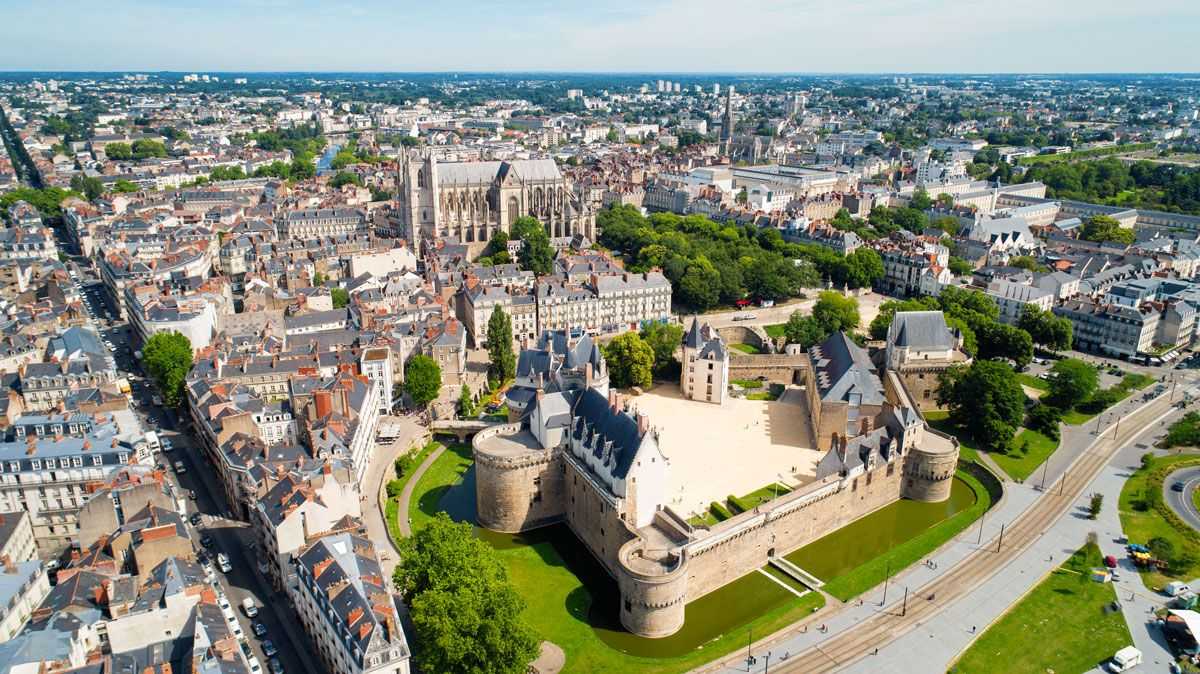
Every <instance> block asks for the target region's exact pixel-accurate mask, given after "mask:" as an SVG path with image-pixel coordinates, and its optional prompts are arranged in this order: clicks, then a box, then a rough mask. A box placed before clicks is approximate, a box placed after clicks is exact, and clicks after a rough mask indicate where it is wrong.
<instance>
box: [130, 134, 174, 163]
mask: <svg viewBox="0 0 1200 674" xmlns="http://www.w3.org/2000/svg"><path fill="white" fill-rule="evenodd" d="M131 149H132V150H133V158H134V159H148V158H150V157H165V156H167V146H166V145H163V144H162V143H161V142H159V141H157V140H150V139H148V138H143V139H141V140H135V141H133V147H132V148H131Z"/></svg>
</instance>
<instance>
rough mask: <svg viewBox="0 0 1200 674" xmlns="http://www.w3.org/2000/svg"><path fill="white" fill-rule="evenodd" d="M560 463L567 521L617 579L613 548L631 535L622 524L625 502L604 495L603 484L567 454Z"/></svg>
mask: <svg viewBox="0 0 1200 674" xmlns="http://www.w3.org/2000/svg"><path fill="white" fill-rule="evenodd" d="M563 466H564V468H565V469H566V470H565V472H564V474H563V490H562V494H563V499H564V502H563V507H564V510H565V512H566V519H567V524H568V525H569V526H570V527H571V530H572V531H573V532H575V535H576V536H577V537H578V538H579V540H581V541H582V542H583V544H584V545H586V546H587V548H588V550H590V551H591V553H592V555H593V556H594V557H596V559H598V560H600V563H601V564H603V565H604V568H605V569H606V570H607V571H608V573H609V574H610V575H612V576H613V577H614V578H617V579H618V580H620V578H621V573H620V570H619V565H618V564H617V563H616V559H617V551H618V550H620V549H621V546H623V545H625V544H626V543H628V542H629V541H631V540H633V539H634V537H635V534H634V533H633V531H631V530H630V528H629V526H628V525H627V524H626V519H629V518H630V516H631V515H630V514H629V513H626V512H625V511H624V507H625V506H626V503H625V502H624V501H623V500H618V499H614V500H609V498H606V497H605V495H606V493H607V492H606V490H605V489H604V487H602V486H599V485H597V484H595V483H593V482H592V481H591V480H592V478H591V477H589V476H588V474H587V473H586V472H584V471H582V470H580V469H579V467H578V466H577V465H576V464H575V463H574V461H573V460H572V459H571V458H570V457H568V456H564V457H563ZM623 517H624V519H623Z"/></svg>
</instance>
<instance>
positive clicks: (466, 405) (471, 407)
mask: <svg viewBox="0 0 1200 674" xmlns="http://www.w3.org/2000/svg"><path fill="white" fill-rule="evenodd" d="M458 416H460V417H462V418H464V419H470V418H471V417H473V416H475V399H474V398H472V397H471V387H470V386H467V385H466V384H463V385H462V389H460V390H459V392H458Z"/></svg>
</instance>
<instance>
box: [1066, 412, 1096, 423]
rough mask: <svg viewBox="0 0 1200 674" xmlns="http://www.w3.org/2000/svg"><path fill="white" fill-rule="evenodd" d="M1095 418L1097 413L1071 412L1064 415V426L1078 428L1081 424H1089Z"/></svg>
mask: <svg viewBox="0 0 1200 674" xmlns="http://www.w3.org/2000/svg"><path fill="white" fill-rule="evenodd" d="M1095 418H1096V413H1095V412H1093V413H1091V414H1089V413H1087V412H1080V411H1079V410H1071V411H1070V412H1067V413H1065V414H1063V417H1062V420H1063V423H1064V424H1068V425H1070V426H1078V425H1079V424H1083V423H1087V422H1088V421H1090V420H1092V419H1095Z"/></svg>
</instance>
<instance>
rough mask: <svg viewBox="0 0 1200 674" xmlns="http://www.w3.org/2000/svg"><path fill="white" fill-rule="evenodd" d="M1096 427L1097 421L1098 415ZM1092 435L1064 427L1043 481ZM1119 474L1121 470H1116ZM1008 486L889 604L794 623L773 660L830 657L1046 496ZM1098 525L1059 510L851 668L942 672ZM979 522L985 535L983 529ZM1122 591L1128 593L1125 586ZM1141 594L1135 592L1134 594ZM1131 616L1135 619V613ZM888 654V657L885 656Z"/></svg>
mask: <svg viewBox="0 0 1200 674" xmlns="http://www.w3.org/2000/svg"><path fill="white" fill-rule="evenodd" d="M1142 404H1143V401H1142V400H1141V399H1140V396H1138V397H1136V398H1135V399H1134V400H1127V401H1124V402H1122V403H1121V404H1119V405H1117V406H1116V407H1115V408H1114V409H1113V411H1112V412H1111V413H1113V414H1116V415H1120V417H1126V416H1128V415H1129V414H1130V413H1132V412H1133V411H1134V410H1135V409H1137V408H1139V407H1141V406H1142ZM1176 413H1178V409H1176V408H1173V407H1172V408H1167V411H1166V412H1164V415H1166V414H1176ZM1092 426H1095V422H1093V424H1092ZM1160 428H1161V427H1160V424H1158V423H1157V422H1151V423H1148V424H1146V426H1145V428H1144V429H1143V430H1144V431H1149V432H1157V431H1159V430H1160ZM1094 439H1095V436H1094V435H1092V429H1091V428H1089V427H1087V425H1084V426H1078V427H1068V428H1067V429H1064V433H1063V442H1062V445H1061V446H1060V448H1059V451H1057V452H1055V454H1054V455H1053V457H1052V459H1053V460H1054V462H1053V464H1051V465H1049V466H1048V472H1049V474H1050V475H1051V476H1052V477H1049V478H1047V480H1046V483H1047V484H1048V485H1053V484H1055V483H1056V482H1057V479H1058V477H1059V476H1060V475H1062V474H1063V473H1064V472H1065V471H1066V470H1067V469H1068V468H1069V467H1070V466H1071V464H1072V463H1073V462H1074V461H1075V459H1076V458H1078V457H1079V456H1080V455H1081V454H1083V453H1084V452H1085V451H1087V450H1088V448H1089V447H1090V445H1091V443H1092V441H1093V440H1094ZM1140 441H1142V438H1141V437H1139V438H1137V439H1135V440H1131V441H1130V442H1129V443H1128V447H1133V450H1129V451H1133V452H1134V453H1133V454H1132V456H1133V461H1132V463H1133V465H1136V464H1137V458H1138V457H1140V455H1141V453H1143V452H1144V451H1145V450H1144V449H1139V448H1137V447H1136V443H1137V442H1140ZM1128 447H1126V448H1122V449H1121V450H1119V451H1118V453H1117V454H1116V455H1114V459H1113V460H1110V462H1109V464H1108V465H1107V466H1106V468H1105V469H1103V470H1102V471H1101V473H1100V476H1103V475H1106V474H1108V471H1109V470H1111V466H1124V465H1125V463H1127V462H1128V460H1127V459H1126V458H1125V455H1124V454H1123V452H1125V451H1127V450H1128ZM1115 475H1116V473H1114V476H1115ZM1100 476H1098V477H1097V478H1096V479H1094V480H1093V481H1092V482H1091V483H1089V485H1088V487H1087V488H1085V489H1084V490H1083V491H1082V492H1081V494H1080V496H1079V497H1078V498H1077V499H1076V502H1075V503H1074V504H1073V509H1077V508H1078V507H1080V506H1081V505H1083V502H1084V501H1086V500H1087V498H1088V496H1089V495H1090V494H1091V493H1092V492H1093V491H1097V489H1098V487H1099V486H1101V479H1100ZM1124 479H1125V476H1120V477H1119V479H1115V480H1113V483H1112V484H1105V485H1103V489H1105V490H1108V491H1112V490H1114V489H1115V491H1112V493H1111V494H1109V493H1108V491H1105V492H1104V493H1105V496H1106V504H1107V506H1108V507H1109V508H1112V509H1114V510H1113V512H1112V513H1111V514H1112V515H1113V516H1114V517H1115V508H1116V503H1117V501H1118V496H1119V493H1120V488H1121V484H1123V481H1124ZM1005 486H1006V496H1005V498H1004V500H1003V501H1002V502H1001V504H1000V505H999V506H996V507H994V508H993V510H992V511H991V512H989V513H987V514H986V515H985V516H984V517H983V518H982V520H981V524H978V525H976V526H973V527H971V528H970V529H969V530H968V531H965V532H963V533H962V534H960V535H959V536H958V537H957V538H956V539H955V540H954V541H952V542H951V543H948V544H946V545H945V546H943V548H942V549H941V550H939V551H938V552H937V553H936V554H935V555H934V556H933V558H932V561H933V564H934V568H930V567H927V566H924V565H921V564H918V565H916V566H914V567H912V568H910V569H909V570H907V571H906V572H903V573H901V574H899V575H898V576H897V577H895V578H893V579H892V580H891V582H890V583H889V584H888V589H887V602H886V605H884V606H881V605H882V604H883V603H884V602H883V592H884V590H883V588H882V587H880V588H876V589H875V590H872V591H871V592H869V593H867V594H865V595H863V597H862V605H857V604H854V603H852V604H849V605H846V606H844V607H840V608H839V609H836V610H834V611H833V612H832V613H830V614H829V615H828V616H826V617H825V626H826V627H827V628H828V629H827V630H826V631H825V632H824V633H820V632H818V631H817V630H816V628H815V626H816V624H819V621H820V618H817V622H816V623H814V622H811V621H810V622H809V625H808V626H807V627H805V628H797V629H796V630H794V631H792V632H791V633H790V634H788V635H787V636H785V637H783V638H782V639H772V640H771V641H770V650H771V654H772V657H771V662H772V664H773V665H774V664H775V663H778V664H779V666H780V668H781V669H787V666H786V664H787V663H786V662H784V661H781V660H780V658H781V656H783V655H791V654H797V653H801V652H804V651H807V650H809V649H812V651H815V652H816V653H818V654H823V655H825V656H826V657H830V656H829V655H828V654H827V653H826V652H825V651H823V650H822V648H821V646H822V644H823V643H824V642H827V641H829V640H831V639H834V638H836V637H838V636H840V635H842V634H845V633H851V632H854V631H855V630H857V629H858V627H859V624H860V623H861V622H862V621H863V620H866V619H869V618H871V617H872V616H874V615H875V614H877V613H879V612H881V611H886V612H888V613H892V614H896V615H899V614H900V612H901V610H902V604H903V602H904V593H905V589H906V588H907V589H908V591H909V593H910V594H909V596H908V597H907V600H908V601H914V597H913V596H912V594H911V593H912V592H914V591H915V590H916V589H919V588H922V587H923V586H925V585H926V584H927V583H929V582H931V581H933V580H935V579H938V578H939V577H940V576H941V575H942V574H944V573H947V572H949V571H950V570H951V569H953V568H954V566H955V565H956V564H958V563H959V562H961V561H962V560H963V559H964V558H965V557H966V556H967V555H969V554H970V553H971V552H972V551H974V550H976V549H977V548H978V547H979V544H977V543H976V542H975V541H977V540H980V539H982V540H983V541H984V542H985V544H987V543H988V542H989V541H990V545H991V546H994V545H995V544H996V541H995V540H992V539H994V538H995V537H997V536H998V535H999V533H1000V527H1001V525H1007V524H1008V523H1010V522H1012V521H1013V520H1015V519H1017V518H1018V517H1019V516H1020V515H1021V514H1023V513H1024V512H1025V511H1026V510H1027V509H1028V508H1029V507H1030V506H1031V505H1033V504H1034V503H1035V502H1036V501H1037V500H1038V498H1039V496H1040V495H1041V492H1039V491H1038V490H1036V489H1035V488H1034V486H1033V485H1032V484H1029V485H1025V484H1016V483H1006V485H1005ZM1101 524H1102V523H1100V522H1094V521H1092V520H1088V519H1086V517H1084V518H1078V517H1074V516H1070V517H1060V518H1059V519H1058V520H1057V521H1056V522H1054V523H1053V524H1051V525H1050V526H1049V528H1048V529H1047V530H1046V531H1043V532H1042V534H1041V535H1039V536H1038V538H1037V539H1036V540H1034V541H1033V542H1031V543H1028V546H1029V547H1028V548H1027V549H1026V550H1024V551H1023V552H1022V553H1020V554H1019V555H1018V556H1017V557H1015V558H1014V559H1012V560H1010V561H1009V562H1008V563H1007V564H1006V565H1004V566H1003V567H1002V568H1001V570H1000V571H998V572H995V573H993V575H992V576H991V577H989V578H988V579H987V580H985V581H983V582H982V583H980V584H979V585H978V586H977V587H975V588H974V589H971V590H970V592H969V593H968V595H967V596H966V597H962V598H958V599H956V600H955V601H954V603H952V604H951V605H949V606H946V607H944V608H942V609H940V611H939V612H938V613H937V614H936V615H934V616H933V617H932V618H930V619H929V620H927V621H926V622H924V623H917V624H916V627H915V628H911V629H909V631H908V632H906V633H904V634H902V635H900V636H898V637H895V638H890V635H889V638H888V639H881V641H880V648H879V651H878V654H879V656H880V657H873V656H870V653H867V652H864V653H862V654H858V655H856V656H854V658H853V661H852V659H851V658H850V657H845V660H846V662H847V663H848V664H847V665H845V666H846V667H848V668H849V670H850V671H864V672H868V671H869V672H887V671H896V672H919V671H921V672H923V671H932V670H933V669H938V668H941V669H942V670H943V671H944V669H945V666H946V665H948V664H949V663H950V662H952V661H953V660H954V659H955V658H956V657H957V656H958V654H959V653H961V652H962V651H963V650H964V649H965V648H966V647H967V646H968V645H969V644H970V642H971V640H972V639H974V638H975V636H976V635H977V634H979V633H982V632H983V631H984V630H985V629H986V626H987V625H989V624H990V623H991V622H992V621H994V620H995V619H996V618H997V617H999V616H1000V615H1002V614H1003V613H1004V612H1005V611H1006V610H1008V608H1009V607H1010V606H1012V605H1013V604H1014V603H1016V602H1017V601H1018V600H1019V599H1020V598H1021V597H1022V596H1023V595H1024V594H1025V593H1026V592H1027V591H1028V590H1029V588H1031V587H1033V586H1034V585H1035V584H1036V583H1037V581H1039V580H1040V579H1041V578H1042V577H1043V576H1044V575H1045V574H1046V573H1048V572H1049V571H1050V570H1051V569H1053V568H1055V567H1057V566H1058V565H1059V564H1061V563H1062V562H1063V560H1065V559H1066V557H1067V556H1069V555H1070V554H1071V553H1073V552H1074V551H1075V550H1077V549H1078V548H1079V547H1081V546H1082V545H1083V543H1084V541H1085V537H1086V534H1087V532H1089V531H1093V530H1100V525H1101ZM981 527H982V536H980V533H981V532H980V528H981ZM1114 531H1115V533H1113V534H1112V535H1111V536H1109V538H1110V541H1111V539H1112V538H1116V537H1117V536H1119V535H1120V533H1119V531H1120V527H1119V524H1118V525H1117V526H1116V527H1115V529H1114ZM1046 533H1051V535H1050V536H1046V535H1045V534H1046ZM1125 596H1126V597H1128V596H1129V595H1128V593H1126V594H1125ZM1136 597H1137V595H1136V593H1135V601H1136ZM915 601H928V598H926V597H917V598H915ZM1137 606H1138V605H1137V604H1136V603H1135V605H1134V606H1133V607H1132V608H1131V610H1133V611H1134V612H1135V613H1136V611H1137V610H1139V609H1138V608H1137ZM1128 619H1129V617H1128V616H1127V620H1128ZM1130 622H1131V623H1133V624H1137V623H1138V621H1137V620H1131V621H1130ZM972 625H974V626H976V628H977V629H976V634H974V635H973V634H972V633H971V626H972ZM1143 631H1144V628H1143ZM1135 643H1137V642H1135ZM873 650H874V649H872V651H873ZM765 651H766V648H755V651H754V653H755V655H756V656H760V657H759V659H760V661H761V660H762V658H761V656H763V655H765ZM1153 653H1154V651H1149V652H1148V655H1147V659H1148V660H1153V655H1152V654H1153ZM809 655H810V657H809V660H808V661H809V662H810V663H811V661H812V658H811V653H810V654H809ZM885 655H886V656H888V657H884V656H885ZM864 656H868V657H864ZM917 663H919V665H918V664H917ZM932 663H937V665H936V666H933V667H931V666H930V665H931V664H932ZM830 664H832V665H834V667H835V668H836V667H838V666H839V665H840V664H841V663H838V662H836V661H832V659H831V662H830ZM697 671H705V672H708V671H723V672H739V671H740V672H745V671H746V665H745V661H744V660H729V659H726V660H724V661H723V662H721V663H711V664H710V665H709V666H706V667H702V668H699V669H698V670H697Z"/></svg>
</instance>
